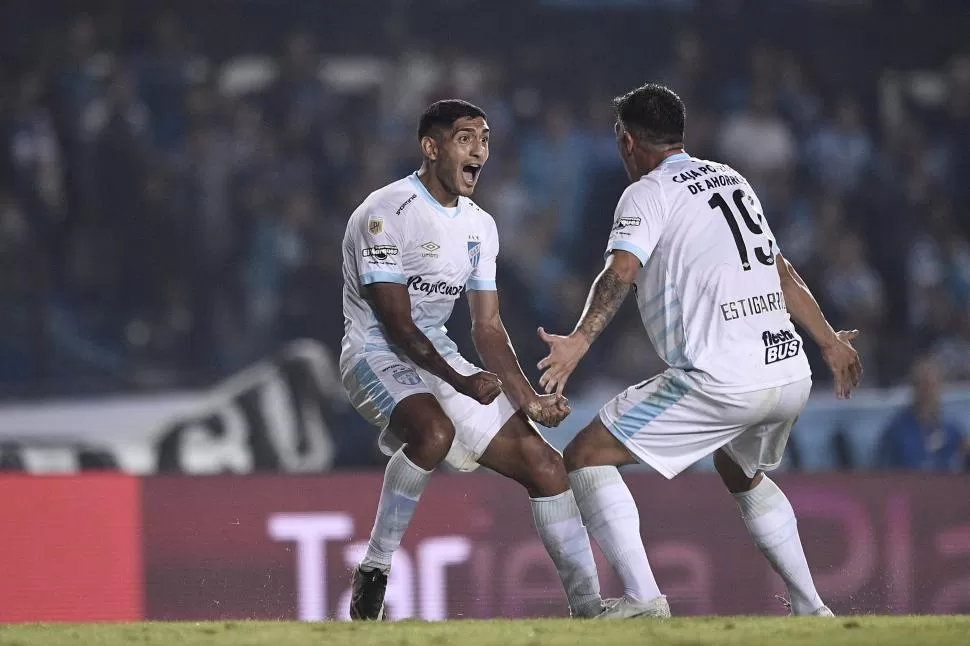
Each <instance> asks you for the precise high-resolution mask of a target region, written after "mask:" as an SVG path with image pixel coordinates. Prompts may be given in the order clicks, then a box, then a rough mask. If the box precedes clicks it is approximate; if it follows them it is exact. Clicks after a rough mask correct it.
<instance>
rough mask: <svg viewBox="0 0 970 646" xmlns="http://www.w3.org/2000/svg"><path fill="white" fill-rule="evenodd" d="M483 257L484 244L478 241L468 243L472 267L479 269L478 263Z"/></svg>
mask: <svg viewBox="0 0 970 646" xmlns="http://www.w3.org/2000/svg"><path fill="white" fill-rule="evenodd" d="M481 257H482V243H481V242H478V241H477V240H469V241H468V259H469V260H470V261H471V263H472V267H478V261H479V259H480V258H481Z"/></svg>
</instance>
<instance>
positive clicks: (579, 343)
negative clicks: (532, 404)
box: [538, 327, 589, 396]
mask: <svg viewBox="0 0 970 646" xmlns="http://www.w3.org/2000/svg"><path fill="white" fill-rule="evenodd" d="M538 334H539V338H540V339H542V341H543V342H544V343H545V344H546V345H548V346H549V354H548V355H547V356H546V358H544V359H543V360H542V361H540V362H539V364H538V367H539V370H542V371H543V373H542V376H541V377H540V378H539V386H541V387H542V389H543V390H545V392H546V393H547V394H548V393H552V392H553V391H555V393H556V394H557V395H559V396H562V392H563V389H564V388H565V387H566V382H567V381H569V376H570V375H571V374H573V371H574V370H575V369H576V366H577V365H578V364H579V361H580V359H582V358H583V356H585V354H586V351H587V350H589V342H588V341H587V340H586V337H585V336H583V334H582V333H579V332H573V333H572V334H570V335H569V336H560V335H558V334H549V333H548V332H546V331H545V329H544V328H541V327H540V328H539V330H538Z"/></svg>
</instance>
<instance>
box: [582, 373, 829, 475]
mask: <svg viewBox="0 0 970 646" xmlns="http://www.w3.org/2000/svg"><path fill="white" fill-rule="evenodd" d="M811 390H812V380H811V378H806V379H802V380H800V381H796V382H793V383H789V384H785V385H781V386H775V387H771V388H763V389H760V390H754V391H751V392H744V393H724V392H716V391H714V390H713V389H711V388H705V386H704V384H701V383H700V382H698V381H697V380H695V379H694V378H693V377H692V376H691V374H690V373H689V372H686V371H684V370H681V369H678V368H669V369H668V370H666V371H664V372H662V373H661V374H659V375H657V376H656V377H654V378H652V379H648V380H647V381H644V382H642V383H640V384H637V385H635V386H631V387H630V388H627V389H626V390H625V391H623V392H622V393H620V394H619V395H617V396H616V397H614V398H613V399H612V400H610V401H609V402H607V404H606V405H605V406H603V408H602V409H600V413H599V418H600V421H602V422H603V424H604V425H605V426H606V428H607V430H609V431H610V433H612V434H613V436H614V437H616V439H618V440H619V441H620V442H621V443H622V444H623V446H625V447H626V448H627V449H628V450H629V451H630V453H632V454H633V455H634V456H635V457H636V458H637V459H638V460H640V461H641V462H643V463H645V464H648V465H650V466H651V467H653V468H654V469H655V470H656V471H657V472H659V473H661V474H662V475H664V476H665V477H667V478H673V477H674V476H676V475H677V474H678V473H680V472H682V471H683V470H684V469H686V468H688V467H689V466H691V465H692V464H694V463H695V462H697V461H698V460H701V459H703V458H705V457H707V456H708V455H710V454H712V453H714V451H716V450H717V449H720V448H723V449H724V450H725V452H726V453H727V454H728V455H729V456H730V457H731V459H732V460H734V462H735V463H736V464H737V465H738V466H739V467H741V468H742V469H743V470H744V472H745V474H747V476H748V477H749V478H752V477H754V476H755V474H756V473H757V472H758V471H770V470H771V469H774V468H776V467H777V466H778V465H779V464H780V463H781V459H782V457H783V456H784V453H785V446H786V444H787V443H788V435H789V433H790V432H791V427H792V425H793V424H794V423H795V420H796V419H797V418H798V416H799V415H800V414H801V412H802V409H803V408H804V407H805V403H806V402H807V401H808V395H809V393H810V392H811Z"/></svg>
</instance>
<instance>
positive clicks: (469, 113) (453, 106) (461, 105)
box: [418, 99, 487, 141]
mask: <svg viewBox="0 0 970 646" xmlns="http://www.w3.org/2000/svg"><path fill="white" fill-rule="evenodd" d="M462 117H473V118H474V117H481V118H482V119H485V118H487V117H486V116H485V111H484V110H482V109H481V108H480V107H478V106H477V105H475V104H473V103H469V102H468V101H462V100H461V99H445V100H443V101H435V102H434V103H432V104H431V105H429V106H428V107H427V108H426V109H425V111H424V112H422V113H421V120H420V121H419V122H418V141H421V140H422V139H424V138H425V137H427V136H428V135H430V134H431V131H432V130H434V129H435V128H450V127H451V125H452V124H453V123H455V122H456V121H458V120H459V119H461V118H462Z"/></svg>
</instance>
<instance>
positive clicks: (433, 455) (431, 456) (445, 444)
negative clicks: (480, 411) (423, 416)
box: [409, 417, 455, 466]
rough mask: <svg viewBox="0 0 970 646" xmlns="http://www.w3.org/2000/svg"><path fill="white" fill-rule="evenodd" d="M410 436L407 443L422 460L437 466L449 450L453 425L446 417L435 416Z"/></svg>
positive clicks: (453, 430) (453, 435) (453, 429)
mask: <svg viewBox="0 0 970 646" xmlns="http://www.w3.org/2000/svg"><path fill="white" fill-rule="evenodd" d="M411 437H412V438H413V439H412V441H411V442H409V444H410V445H411V448H412V450H414V451H415V452H416V453H419V454H420V456H421V460H422V462H424V463H426V464H428V465H429V466H437V465H439V464H441V463H442V462H444V461H445V458H446V457H447V456H448V451H450V450H451V443H452V442H453V441H454V440H455V427H454V425H453V424H452V423H451V420H449V419H448V418H447V417H440V418H435V419H433V420H429V421H427V422H426V423H425V424H424V425H423V428H422V429H421V430H420V431H419V432H417V433H411Z"/></svg>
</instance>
